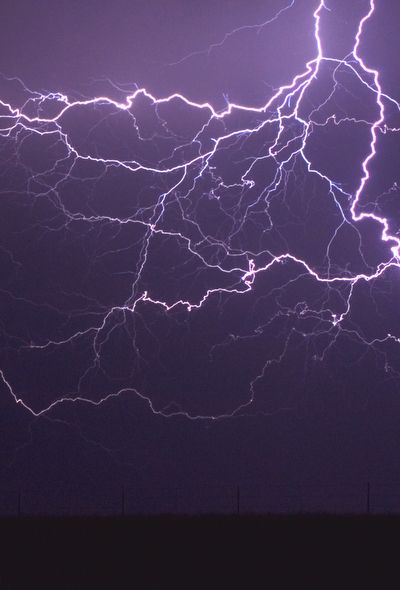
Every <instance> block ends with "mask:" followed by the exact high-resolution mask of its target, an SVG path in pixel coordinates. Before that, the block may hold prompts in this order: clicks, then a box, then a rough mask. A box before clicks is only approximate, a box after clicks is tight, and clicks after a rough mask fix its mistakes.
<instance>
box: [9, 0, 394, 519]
mask: <svg viewBox="0 0 400 590" xmlns="http://www.w3.org/2000/svg"><path fill="white" fill-rule="evenodd" d="M368 15H369V17H368ZM367 17H368V18H367ZM0 19H1V22H2V23H3V26H2V34H1V36H0V72H1V76H0V212H1V214H0V276H1V282H0V370H1V375H0V376H1V379H0V474H1V485H0V511H2V512H3V513H11V512H13V511H15V509H16V505H17V500H16V498H18V494H19V495H20V503H22V504H23V508H24V510H25V511H27V512H29V511H30V512H35V511H37V512H53V513H54V512H55V513H60V514H64V513H70V512H87V511H90V512H94V511H96V512H99V513H105V512H112V511H118V510H119V509H120V506H121V502H122V500H121V498H123V497H124V498H125V500H124V501H125V506H126V509H127V510H129V511H133V512H135V511H136V512H153V511H156V512H157V511H186V512H193V511H198V510H202V511H227V512H229V511H231V510H235V509H236V503H237V488H240V497H241V503H242V509H243V510H246V509H247V510H253V511H265V510H272V511H274V510H279V511H293V510H337V511H358V510H363V509H364V508H365V490H366V486H367V482H370V484H371V493H372V500H371V501H372V505H373V508H374V509H376V510H398V509H399V508H400V462H399V460H400V307H399V296H400V275H399V272H400V269H399V267H400V253H399V250H400V238H399V237H398V235H399V232H400V213H399V211H400V208H399V199H400V189H399V186H400V173H399V170H400V167H399V157H400V150H399V148H400V139H399V130H400V104H399V102H398V101H400V68H399V63H398V55H399V52H400V40H399V37H398V23H399V22H400V21H399V19H400V6H399V4H398V2H397V1H396V0H375V5H374V3H373V2H372V0H354V1H353V2H348V0H325V3H323V2H320V1H319V0H253V1H251V2H245V1H243V0H240V1H239V0H214V1H211V0H203V1H202V2H197V1H196V2H195V1H193V2H192V1H188V0H168V1H167V2H161V1H160V0H148V1H146V2H143V1H137V0H114V1H113V2H109V3H106V2H104V1H103V0H85V1H84V2H82V1H78V0H68V1H67V0H56V1H52V2H50V1H49V0H37V1H35V2H32V1H31V0H13V1H11V0H3V1H2V3H1V7H0ZM363 19H364V20H363ZM360 23H363V25H362V26H361V24H360ZM357 38H358V40H359V41H358V42H357V41H356V39H357ZM319 45H320V47H318V46H319ZM378 73H379V74H378ZM382 238H383V239H382Z"/></svg>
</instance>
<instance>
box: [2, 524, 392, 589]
mask: <svg viewBox="0 0 400 590" xmlns="http://www.w3.org/2000/svg"><path fill="white" fill-rule="evenodd" d="M399 533H400V517H393V516H390V517H385V516H324V515H320V516H308V515H297V516H187V517H182V516H179V517H176V516H147V517H146V516H136V517H120V518H101V517H85V518H74V517H72V518H47V517H20V518H5V519H2V520H0V537H1V538H0V540H1V546H2V550H1V558H0V559H1V569H0V589H1V590H14V589H18V590H19V589H20V588H21V589H25V588H48V587H49V588H50V587H51V588H54V589H55V590H58V589H68V590H69V589H71V590H75V589H78V590H80V589H81V588H82V589H86V588H99V587H106V588H110V589H112V590H114V589H115V590H119V589H120V588H140V589H143V590H153V589H158V588H167V587H168V588H170V587H174V586H171V580H175V582H173V583H174V584H175V583H179V586H180V587H184V588H187V589H191V588H195V587H196V588H197V587H201V588H205V589H207V590H208V589H209V588H231V587H233V581H234V583H235V587H240V588H245V589H246V590H247V589H252V588H272V589H274V590H275V588H281V587H293V588H294V587H297V586H298V585H299V584H300V581H304V579H305V578H304V577H307V579H308V578H310V577H312V578H313V579H314V580H315V582H314V584H315V586H314V584H313V587H318V588H326V587H328V585H327V584H328V582H329V583H332V582H333V581H334V580H336V581H335V587H337V588H350V587H352V588H357V587H359V583H360V576H365V575H367V576H368V577H370V576H372V569H371V568H374V567H375V565H376V559H377V553H376V551H378V550H379V549H381V550H382V549H384V550H385V551H386V547H388V549H391V548H393V550H395V551H396V552H397V546H398V541H397V539H399ZM391 539H393V541H391ZM371 550H372V553H373V554H374V558H373V560H370V558H369V554H370V553H371ZM386 557H387V559H388V560H390V559H391V557H390V553H389V551H388V552H386ZM373 562H375V563H373ZM342 570H345V571H346V584H344V582H343V578H341V573H340V572H341V571H342ZM351 571H352V572H353V573H354V572H356V576H358V578H357V579H358V583H357V584H356V585H352V586H350V585H349V584H350V582H349V580H350V578H349V576H350V572H351ZM320 576H322V577H320ZM272 580H274V582H273V583H272ZM288 580H294V581H295V586H292V585H291V586H288V585H286V584H287V582H288ZM318 580H320V581H319V582H318ZM341 580H342V581H341ZM397 582H398V580H397ZM397 582H396V584H395V585H393V586H390V587H393V588H395V587H398V583H397ZM291 584H292V582H291ZM375 587H379V588H384V587H388V586H384V585H381V584H380V585H379V586H375Z"/></svg>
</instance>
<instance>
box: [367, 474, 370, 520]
mask: <svg viewBox="0 0 400 590" xmlns="http://www.w3.org/2000/svg"><path fill="white" fill-rule="evenodd" d="M367 514H371V486H370V483H369V482H367Z"/></svg>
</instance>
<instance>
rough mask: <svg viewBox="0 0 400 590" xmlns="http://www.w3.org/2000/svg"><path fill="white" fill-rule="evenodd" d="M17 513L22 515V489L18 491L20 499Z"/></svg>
mask: <svg viewBox="0 0 400 590" xmlns="http://www.w3.org/2000/svg"><path fill="white" fill-rule="evenodd" d="M17 515H18V516H21V515H22V507H21V490H19V491H18V500H17Z"/></svg>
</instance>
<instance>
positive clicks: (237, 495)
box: [236, 486, 240, 514]
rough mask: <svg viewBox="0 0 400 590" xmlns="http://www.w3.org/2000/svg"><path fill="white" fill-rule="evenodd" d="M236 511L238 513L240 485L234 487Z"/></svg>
mask: <svg viewBox="0 0 400 590" xmlns="http://www.w3.org/2000/svg"><path fill="white" fill-rule="evenodd" d="M236 513H237V514H240V487H239V486H237V488H236Z"/></svg>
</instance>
